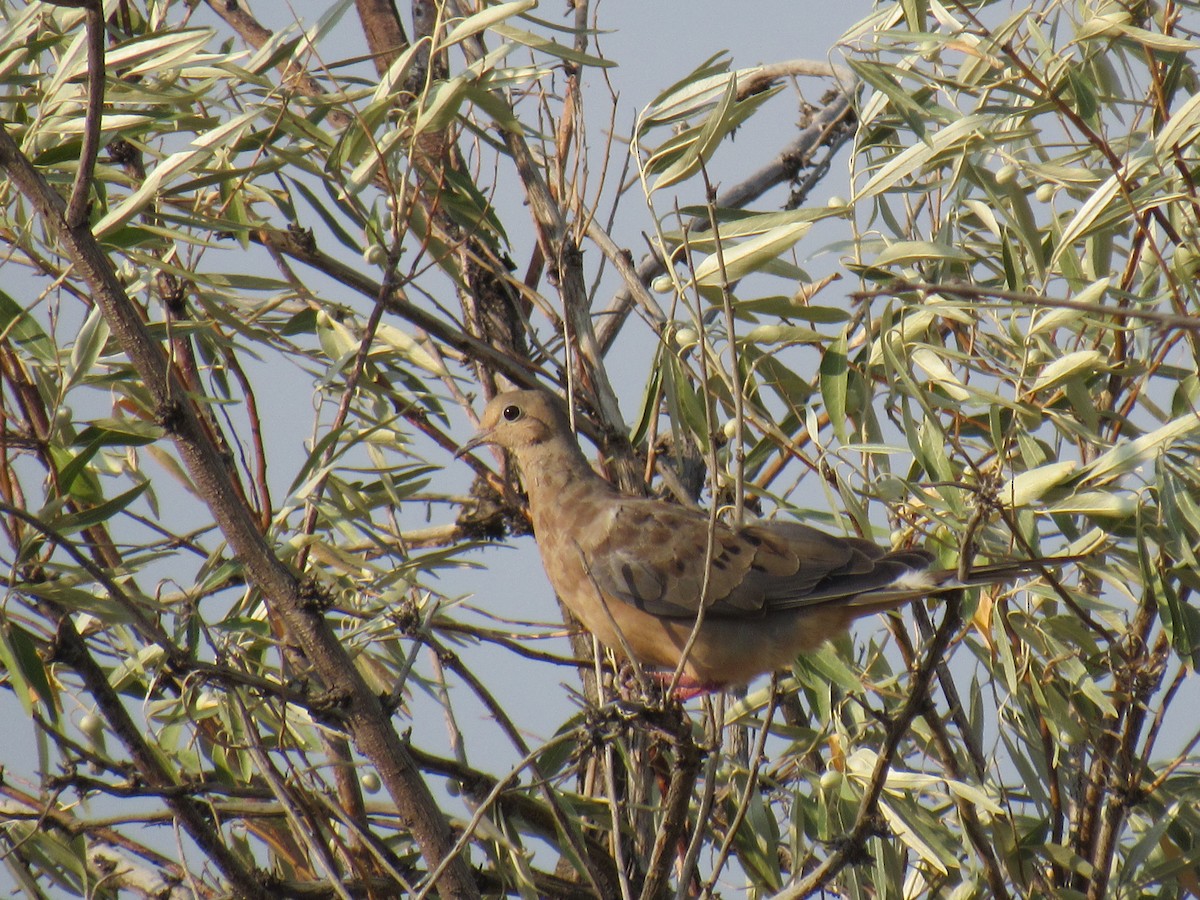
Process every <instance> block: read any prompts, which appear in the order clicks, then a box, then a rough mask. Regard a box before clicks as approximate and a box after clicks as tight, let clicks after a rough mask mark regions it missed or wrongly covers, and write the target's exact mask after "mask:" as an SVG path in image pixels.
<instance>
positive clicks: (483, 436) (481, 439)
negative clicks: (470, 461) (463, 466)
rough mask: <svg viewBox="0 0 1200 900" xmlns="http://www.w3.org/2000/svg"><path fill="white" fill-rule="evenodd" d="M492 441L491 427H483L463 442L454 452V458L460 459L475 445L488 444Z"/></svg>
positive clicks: (474, 447)
mask: <svg viewBox="0 0 1200 900" xmlns="http://www.w3.org/2000/svg"><path fill="white" fill-rule="evenodd" d="M491 441H492V429H490V428H485V429H484V430H483V431H481V432H479V433H478V434H476V435H475V436H474V437H473V438H471V439H470V440H469V441H467V442H466V443H465V444H463V445H462V446H461V447H459V448H458V450H456V451H455V453H454V458H455V459H461V458H462V457H463V456H466V455H467V454H468V453H470V452H471V451H472V450H474V449H476V448H477V447H482V446H483V445H484V444H490V443H491Z"/></svg>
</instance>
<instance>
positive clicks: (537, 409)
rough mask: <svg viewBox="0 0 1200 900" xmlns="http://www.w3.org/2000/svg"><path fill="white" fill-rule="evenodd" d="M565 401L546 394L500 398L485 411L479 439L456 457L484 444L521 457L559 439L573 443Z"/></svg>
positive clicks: (521, 393)
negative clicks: (523, 453) (563, 403)
mask: <svg viewBox="0 0 1200 900" xmlns="http://www.w3.org/2000/svg"><path fill="white" fill-rule="evenodd" d="M570 433H571V432H570V427H569V426H568V425H567V420H566V411H565V410H564V409H563V407H562V401H560V400H558V399H557V398H556V397H554V396H553V395H551V394H547V393H545V392H544V391H508V392H506V393H503V394H497V395H496V396H495V397H493V398H492V399H491V401H490V402H489V403H488V405H487V406H486V407H485V408H484V410H483V419H482V421H481V422H480V427H479V431H478V432H477V433H476V435H475V436H474V437H473V438H471V439H470V440H469V441H467V442H466V443H465V444H463V445H462V446H461V447H459V448H458V453H457V454H455V455H456V456H462V455H463V454H464V453H466V452H468V451H470V450H474V449H475V448H476V447H478V446H480V445H481V444H495V445H496V446H497V447H503V448H504V449H505V450H510V451H512V452H514V453H516V454H517V455H518V456H520V454H521V453H522V451H528V450H530V449H532V448H535V447H540V446H543V445H545V444H547V443H549V442H551V441H552V440H553V439H555V438H560V439H561V438H567V439H570Z"/></svg>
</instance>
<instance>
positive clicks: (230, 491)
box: [0, 129, 478, 897]
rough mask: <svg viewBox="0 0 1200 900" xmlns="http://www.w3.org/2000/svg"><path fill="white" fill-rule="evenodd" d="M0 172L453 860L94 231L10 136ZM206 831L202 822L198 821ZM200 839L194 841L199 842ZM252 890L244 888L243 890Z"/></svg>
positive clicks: (388, 781) (374, 703)
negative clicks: (71, 223) (53, 244)
mask: <svg viewBox="0 0 1200 900" xmlns="http://www.w3.org/2000/svg"><path fill="white" fill-rule="evenodd" d="M0 167H2V168H3V169H4V170H5V171H6V172H7V174H8V176H9V178H10V179H11V180H12V182H13V183H14V184H15V185H16V186H17V187H18V189H19V190H20V191H21V192H22V193H23V194H24V195H25V196H26V198H27V199H28V200H29V202H30V203H31V204H32V205H33V207H34V208H35V209H36V211H37V213H38V215H39V217H40V219H41V220H42V223H43V224H44V226H45V227H46V228H47V230H48V231H50V232H51V233H52V234H53V235H54V236H55V237H56V238H57V240H58V242H59V244H60V246H61V247H62V249H63V251H64V252H65V253H66V254H67V255H68V256H69V257H70V258H71V259H72V261H73V263H74V264H75V266H76V269H77V271H78V272H79V273H80V275H81V277H83V278H84V279H85V280H86V281H87V283H88V285H89V286H90V288H91V289H92V291H93V296H94V298H95V302H96V303H97V305H98V306H99V307H100V309H101V311H102V312H103V314H104V316H105V319H106V320H107V321H108V324H109V327H110V328H111V329H112V333H113V335H114V337H115V338H116V340H117V341H118V343H119V344H120V346H121V348H122V350H123V351H124V353H125V354H126V356H127V357H128V358H129V360H130V361H131V363H132V364H133V366H134V368H135V370H136V371H137V373H138V375H139V377H140V378H141V380H142V383H143V385H144V387H145V389H146V391H147V392H148V393H149V395H150V396H151V397H152V399H153V402H154V404H155V407H156V413H157V416H158V419H159V421H160V423H161V424H162V425H163V427H164V428H165V429H166V431H167V432H168V433H169V434H170V435H171V436H172V438H173V440H174V442H175V446H176V448H177V449H178V451H179V454H180V456H181V458H182V459H183V462H184V465H185V466H186V468H187V470H188V473H189V475H190V476H191V478H192V481H193V483H194V484H195V485H196V488H197V490H198V491H199V493H200V495H201V496H202V497H203V498H204V500H205V502H206V503H207V505H208V507H209V509H210V510H211V511H212V513H213V516H214V517H215V519H216V521H217V522H218V523H219V525H220V527H221V530H222V533H223V534H224V535H225V537H226V539H227V540H228V541H229V544H230V546H231V547H232V548H233V550H234V552H235V553H236V555H237V557H238V560H239V562H240V563H241V564H242V566H243V567H244V569H245V571H246V573H247V576H248V578H249V580H250V581H251V583H252V584H254V586H255V587H256V588H257V589H258V590H259V591H261V592H262V595H263V597H264V598H265V599H266V601H267V603H268V604H269V605H270V606H271V608H272V609H273V610H274V611H275V612H276V613H278V614H279V615H280V616H281V618H282V619H283V621H284V622H285V623H286V626H287V629H288V631H289V633H290V636H291V638H292V640H294V641H296V642H297V644H299V646H300V647H301V648H303V650H304V652H305V653H306V655H307V656H308V658H309V660H310V661H311V663H312V665H313V667H314V669H315V670H316V672H317V673H318V674H319V675H320V677H321V679H322V680H323V681H324V683H325V685H326V687H327V689H328V690H329V692H330V696H331V697H333V698H336V701H337V702H338V703H339V704H340V705H341V707H342V710H343V713H342V716H343V721H344V722H345V725H346V727H347V728H348V729H349V731H350V734H351V736H352V738H353V740H354V741H355V744H356V745H357V747H358V749H359V751H360V752H361V753H363V755H364V756H366V757H367V758H368V759H370V760H371V761H372V763H373V764H374V765H375V767H376V769H377V771H378V772H379V775H380V778H381V779H382V780H383V782H384V784H385V785H386V786H387V788H388V791H389V792H390V793H391V796H392V799H393V800H394V801H395V802H396V806H397V810H398V811H399V812H400V814H401V817H402V818H403V820H404V824H405V827H406V828H408V829H410V830H411V831H412V833H413V836H414V837H415V838H416V840H417V842H418V844H419V845H420V847H421V850H422V853H423V854H424V856H425V858H426V860H427V862H428V863H429V865H430V867H431V868H434V867H436V866H438V864H439V863H440V862H441V861H442V859H443V858H444V857H445V855H446V853H447V852H448V850H449V848H450V846H451V841H450V829H449V825H448V823H447V821H446V819H445V816H444V815H443V814H442V813H441V811H440V810H439V809H438V808H437V805H436V804H435V803H434V801H433V797H432V795H431V794H430V792H429V788H428V787H427V786H426V784H425V783H424V781H423V780H422V779H421V777H420V773H419V772H418V771H417V769H416V767H415V765H414V764H413V762H412V758H411V757H410V756H409V754H408V753H407V751H406V749H405V747H404V745H403V743H401V741H400V737H399V735H397V733H396V731H395V729H394V728H393V727H392V726H391V723H390V722H389V721H388V718H387V716H386V715H385V713H384V711H383V709H382V706H381V704H380V702H379V699H378V697H376V696H375V694H374V693H372V691H371V690H370V689H369V688H368V687H367V685H366V683H365V682H364V681H363V679H362V677H361V676H360V675H359V673H358V670H357V669H356V668H355V666H354V663H353V661H352V660H351V659H350V657H349V655H348V654H347V653H346V650H345V648H344V647H342V646H341V644H340V643H339V642H338V640H337V637H336V636H335V634H334V633H333V631H332V629H331V628H330V627H329V625H328V624H327V623H326V622H325V620H324V618H323V617H322V616H321V615H320V613H319V611H318V610H316V609H313V608H312V607H311V606H310V605H309V604H308V602H307V601H306V600H305V597H304V594H303V592H302V590H301V586H300V584H299V581H298V580H297V578H296V576H295V575H294V574H293V573H292V572H291V571H290V570H289V569H288V568H287V567H286V566H285V565H284V564H283V563H282V562H281V561H280V559H279V558H278V557H277V556H276V555H275V554H274V553H273V552H272V550H271V548H270V546H269V545H268V544H267V542H266V540H265V539H264V538H263V535H262V533H261V532H260V530H259V526H258V521H257V520H256V518H255V517H254V515H253V513H252V512H251V511H250V510H249V509H248V508H247V506H246V505H245V503H243V502H242V501H241V499H240V498H241V492H240V491H239V490H238V489H237V487H236V486H235V485H234V484H232V483H231V480H230V474H229V472H228V469H227V467H226V466H225V464H224V462H223V460H222V459H221V456H220V454H219V453H218V451H217V448H216V447H215V446H214V445H213V443H212V440H211V438H210V437H209V435H208V431H207V429H206V428H205V427H204V425H203V423H202V422H201V420H200V417H199V415H198V414H197V412H196V409H195V407H194V406H193V403H192V402H191V401H190V400H189V398H188V395H187V393H186V391H185V390H184V387H183V385H182V384H181V383H180V381H179V379H178V377H177V375H176V373H175V371H174V370H173V369H172V368H171V367H170V366H169V364H168V362H167V358H166V355H165V354H164V353H163V350H162V347H161V346H160V345H159V343H158V342H157V341H156V340H155V339H154V338H153V337H152V336H151V334H150V332H149V330H148V329H147V327H146V325H145V323H144V322H143V320H142V317H141V315H140V314H139V312H138V310H137V309H136V307H135V305H134V303H133V302H132V301H131V300H130V299H129V297H128V296H127V295H126V294H125V291H124V288H123V287H122V286H121V283H120V282H119V281H118V280H117V277H116V272H115V271H114V270H113V267H112V264H111V262H110V261H109V259H108V258H107V257H106V256H105V255H104V253H103V251H102V250H101V249H100V246H99V245H98V244H97V243H96V240H95V238H94V237H93V236H92V235H91V232H90V231H88V230H86V229H84V228H74V229H73V228H70V227H68V226H67V224H66V221H65V218H64V216H65V212H66V210H65V204H64V203H63V201H62V198H61V197H59V196H58V194H56V193H55V192H54V190H53V189H52V188H51V187H50V185H49V184H47V182H46V181H45V179H43V178H42V177H41V175H40V174H39V173H38V172H37V171H36V170H35V169H34V167H33V166H32V164H31V163H30V162H29V160H28V159H26V157H25V156H24V154H23V153H21V151H20V148H19V147H18V146H17V144H16V143H15V142H14V141H13V139H12V137H11V136H10V135H9V133H8V130H7V129H0ZM197 824H200V823H197ZM193 837H195V836H194V835H193ZM444 879H445V880H444V881H443V882H442V883H441V884H439V885H438V888H439V890H440V891H441V893H442V894H443V896H446V897H476V896H478V890H477V889H476V886H475V883H474V879H473V877H472V875H471V872H470V869H469V867H468V866H467V865H466V864H465V862H463V861H462V859H461V858H456V859H454V860H451V861H450V864H449V865H448V866H446V867H445V869H444ZM254 886H255V883H254V882H253V880H246V884H245V887H246V889H247V890H250V889H251V888H253V887H254Z"/></svg>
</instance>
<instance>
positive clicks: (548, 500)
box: [517, 436, 616, 529]
mask: <svg viewBox="0 0 1200 900" xmlns="http://www.w3.org/2000/svg"><path fill="white" fill-rule="evenodd" d="M517 462H518V463H519V464H520V466H521V477H522V480H523V481H524V482H525V490H526V491H528V493H529V506H530V511H531V512H532V513H533V516H534V519H535V524H534V527H535V529H536V527H537V524H536V519H537V518H538V517H539V516H540V515H543V514H545V513H546V512H547V511H548V510H551V509H556V508H563V509H571V508H572V507H573V506H574V502H575V501H577V500H582V499H583V498H584V497H585V496H587V495H589V494H593V493H596V492H600V493H604V494H609V493H613V492H615V490H616V489H615V488H613V486H612V485H610V484H609V483H608V482H607V481H605V480H604V479H603V478H601V477H600V476H599V475H597V474H596V472H595V470H593V469H592V467H591V465H590V464H589V463H588V461H587V457H585V456H584V455H583V451H581V450H580V449H579V445H578V444H576V443H575V441H574V439H573V438H570V437H565V436H556V437H553V438H551V439H550V440H547V441H543V442H542V443H540V444H535V445H533V446H529V447H524V448H522V451H521V453H520V454H519V457H518V460H517Z"/></svg>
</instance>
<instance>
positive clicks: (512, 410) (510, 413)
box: [500, 404, 521, 422]
mask: <svg viewBox="0 0 1200 900" xmlns="http://www.w3.org/2000/svg"><path fill="white" fill-rule="evenodd" d="M500 415H502V416H504V421H506V422H515V421H517V419H519V418H521V407H519V406H516V405H515V404H514V405H513V406H506V407H504V412H502V413H500Z"/></svg>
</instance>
